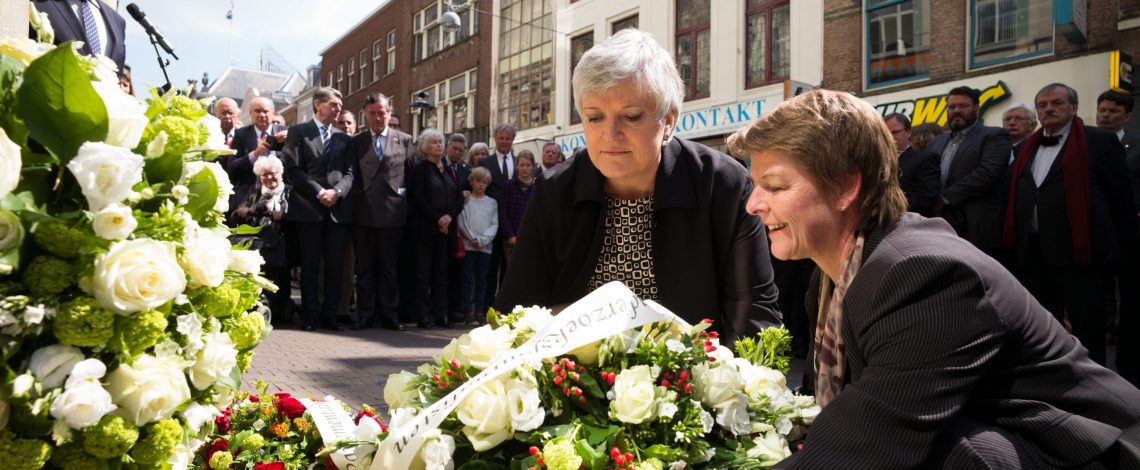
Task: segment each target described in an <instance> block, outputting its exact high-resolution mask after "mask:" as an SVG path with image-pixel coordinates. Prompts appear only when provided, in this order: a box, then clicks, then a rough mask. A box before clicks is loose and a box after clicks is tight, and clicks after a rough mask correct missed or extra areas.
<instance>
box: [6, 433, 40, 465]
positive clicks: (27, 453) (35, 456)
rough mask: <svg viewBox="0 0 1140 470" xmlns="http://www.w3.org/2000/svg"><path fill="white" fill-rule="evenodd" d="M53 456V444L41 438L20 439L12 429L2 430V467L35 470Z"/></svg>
mask: <svg viewBox="0 0 1140 470" xmlns="http://www.w3.org/2000/svg"><path fill="white" fill-rule="evenodd" d="M49 458H51V445H50V444H48V443H47V442H44V441H41V440H39V439H20V438H19V437H18V436H16V434H15V433H13V432H10V431H0V468H3V469H4V470H25V469H27V470H34V469H37V468H41V467H43V466H44V464H45V463H47V461H48V459H49Z"/></svg>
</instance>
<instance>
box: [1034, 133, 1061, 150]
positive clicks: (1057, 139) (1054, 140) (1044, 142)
mask: <svg viewBox="0 0 1140 470" xmlns="http://www.w3.org/2000/svg"><path fill="white" fill-rule="evenodd" d="M1037 142H1038V143H1039V144H1040V145H1041V146H1042V147H1052V146H1054V145H1057V144H1059V143H1061V136H1060V135H1044V134H1042V135H1041V140H1038V141H1037Z"/></svg>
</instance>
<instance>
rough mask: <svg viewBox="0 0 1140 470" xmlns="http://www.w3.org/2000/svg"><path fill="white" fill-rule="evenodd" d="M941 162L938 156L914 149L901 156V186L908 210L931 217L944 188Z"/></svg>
mask: <svg viewBox="0 0 1140 470" xmlns="http://www.w3.org/2000/svg"><path fill="white" fill-rule="evenodd" d="M939 160H940V159H939V158H938V154H936V153H934V152H931V151H929V150H918V149H915V148H914V147H907V149H906V150H904V151H903V153H902V154H901V155H899V186H900V187H902V190H903V193H905V194H906V210H908V211H910V212H914V213H917V214H922V215H923V216H926V217H930V210H931V209H933V208H934V203H936V202H938V190H939V188H940V187H941V186H942V179H941V178H942V177H941V173H940V168H939V166H938V163H939Z"/></svg>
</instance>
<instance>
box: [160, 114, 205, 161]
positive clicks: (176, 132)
mask: <svg viewBox="0 0 1140 470" xmlns="http://www.w3.org/2000/svg"><path fill="white" fill-rule="evenodd" d="M154 128H155V131H156V133H157V132H162V131H165V132H166V152H165V153H166V155H182V154H184V153H186V151H187V150H190V149H191V148H192V147H196V146H198V144H199V139H200V138H201V136H200V135H199V130H198V123H196V122H194V121H191V120H189V119H186V118H184V117H179V116H166V117H164V118H162V119H159V120H158V122H156V123H155V124H154Z"/></svg>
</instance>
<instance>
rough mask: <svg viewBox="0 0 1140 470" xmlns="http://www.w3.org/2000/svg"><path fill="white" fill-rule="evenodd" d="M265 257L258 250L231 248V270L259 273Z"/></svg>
mask: <svg viewBox="0 0 1140 470" xmlns="http://www.w3.org/2000/svg"><path fill="white" fill-rule="evenodd" d="M264 263H265V258H262V257H261V253H258V252H257V250H230V264H229V266H227V268H229V270H230V271H234V272H239V273H242V274H257V273H260V272H261V265H262V264H264Z"/></svg>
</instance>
